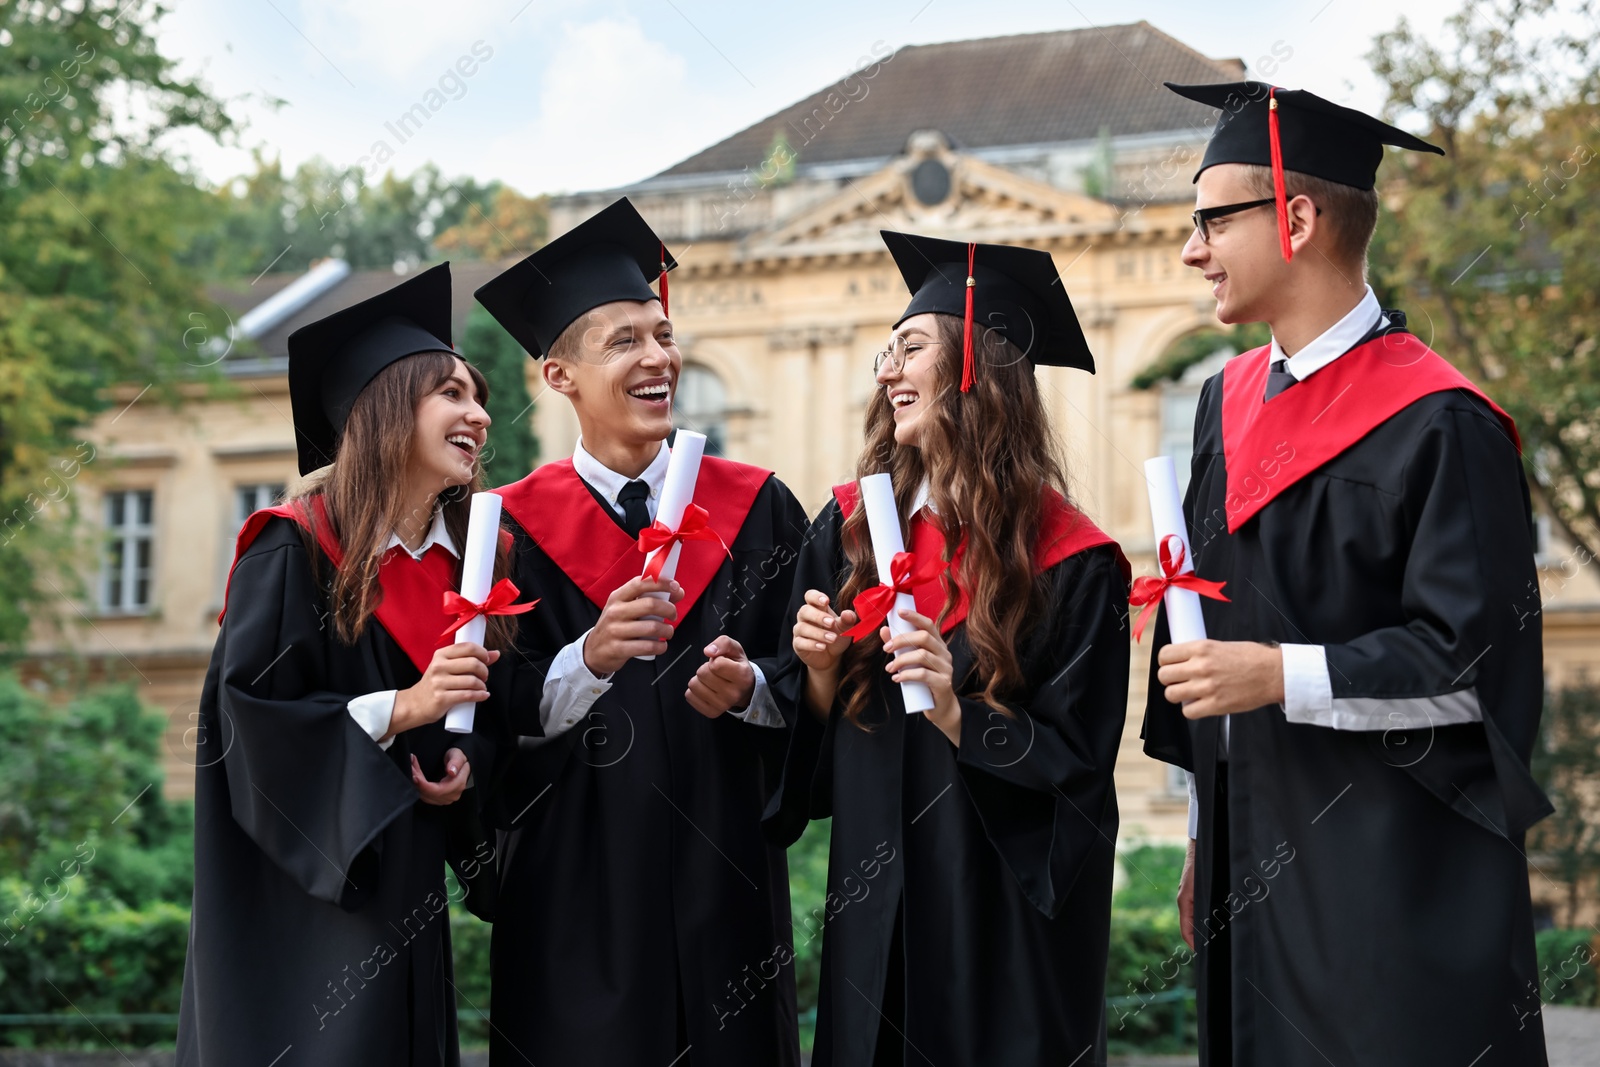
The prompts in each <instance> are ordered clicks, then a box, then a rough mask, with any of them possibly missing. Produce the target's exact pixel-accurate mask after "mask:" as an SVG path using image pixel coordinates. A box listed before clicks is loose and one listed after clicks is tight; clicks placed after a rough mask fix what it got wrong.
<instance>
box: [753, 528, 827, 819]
mask: <svg viewBox="0 0 1600 1067" xmlns="http://www.w3.org/2000/svg"><path fill="white" fill-rule="evenodd" d="M843 523H844V517H843V515H842V513H841V512H840V510H839V504H838V502H837V501H834V500H831V499H830V500H829V501H828V504H827V506H826V507H824V508H823V509H822V513H821V514H819V515H818V516H817V518H816V521H815V522H813V523H812V524H811V526H810V528H809V529H807V530H806V534H805V538H804V540H803V541H802V542H801V544H800V554H799V558H798V560H797V561H796V565H795V570H794V587H793V591H792V592H791V594H790V596H789V607H788V611H787V612H786V613H785V615H784V618H783V625H782V631H781V635H780V637H781V641H780V644H779V646H778V654H777V657H776V659H775V664H776V669H775V671H774V672H773V673H772V674H769V675H768V676H767V681H768V684H769V685H770V686H771V687H772V695H773V698H774V699H775V700H776V702H777V705H778V709H779V710H780V711H782V712H783V718H784V722H785V723H786V724H787V725H786V726H785V732H786V734H787V738H786V740H787V747H786V751H785V755H784V760H783V766H782V771H781V772H780V774H779V776H778V782H777V787H776V788H775V789H774V790H773V794H772V796H771V798H770V799H769V800H768V802H767V810H766V814H765V817H764V823H763V825H764V827H765V829H766V832H767V836H768V837H769V838H770V839H771V840H773V841H775V842H776V843H778V844H781V845H783V846H785V847H787V846H789V845H792V844H794V842H796V841H798V840H799V839H800V835H801V834H803V833H804V832H805V829H806V823H807V822H809V821H810V820H812V819H826V818H828V817H829V816H831V815H832V814H833V766H832V761H831V760H830V759H829V758H827V755H826V752H827V745H828V743H829V742H831V739H832V731H833V728H834V723H833V722H832V721H830V722H829V723H827V724H826V725H825V724H823V723H822V722H820V721H819V720H818V719H817V717H816V716H815V715H813V714H812V713H811V712H810V711H808V710H807V709H806V706H805V683H806V668H805V664H803V663H801V662H800V657H799V656H797V655H795V652H794V620H795V616H796V614H797V613H798V612H799V610H800V607H801V605H802V604H804V603H805V598H806V591H807V590H810V589H817V590H820V591H821V592H824V593H826V594H828V596H829V598H830V599H831V598H834V597H836V596H837V595H838V592H839V575H840V572H841V570H842V569H843V564H844V558H843V554H842V551H841V549H840V545H839V531H840V528H841V527H842V526H843ZM837 606H838V605H835V608H837ZM837 710H838V709H837V706H835V709H834V711H835V717H837Z"/></svg>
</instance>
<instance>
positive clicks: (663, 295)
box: [661, 241, 672, 318]
mask: <svg viewBox="0 0 1600 1067" xmlns="http://www.w3.org/2000/svg"><path fill="white" fill-rule="evenodd" d="M661 314H663V315H665V316H666V317H667V318H671V317H672V312H670V311H668V310H667V243H666V242H665V241H662V242H661Z"/></svg>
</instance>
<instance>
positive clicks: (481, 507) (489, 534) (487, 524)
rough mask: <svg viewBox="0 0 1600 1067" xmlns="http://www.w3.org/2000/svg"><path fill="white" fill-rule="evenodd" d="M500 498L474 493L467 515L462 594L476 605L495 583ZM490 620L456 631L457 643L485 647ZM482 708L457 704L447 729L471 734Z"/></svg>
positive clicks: (481, 619)
mask: <svg viewBox="0 0 1600 1067" xmlns="http://www.w3.org/2000/svg"><path fill="white" fill-rule="evenodd" d="M500 503H501V501H500V497H499V495H498V494H496V493H473V494H472V510H471V511H470V512H469V513H468V516H467V547H466V549H465V550H464V551H463V552H462V555H461V595H462V596H464V597H466V598H467V599H468V600H470V601H472V602H473V603H474V604H481V603H483V601H484V599H485V598H486V597H488V595H489V588H490V586H492V585H493V584H494V554H495V549H496V548H498V547H499V544H500ZM487 625H488V620H487V619H485V618H484V617H483V616H482V615H479V616H478V617H477V618H475V619H472V620H470V621H469V622H468V623H467V624H466V625H465V626H463V627H461V629H459V630H457V631H456V640H457V641H471V642H473V643H475V644H479V645H481V644H483V634H484V630H485V628H486V627H487ZM477 709H478V705H477V704H476V703H474V702H473V701H470V700H469V701H466V702H465V703H462V704H457V705H456V706H455V707H453V708H451V709H450V710H449V711H447V712H445V716H444V728H445V729H446V730H447V731H449V732H450V733H453V734H470V733H471V732H472V721H473V718H474V717H475V715H476V713H477Z"/></svg>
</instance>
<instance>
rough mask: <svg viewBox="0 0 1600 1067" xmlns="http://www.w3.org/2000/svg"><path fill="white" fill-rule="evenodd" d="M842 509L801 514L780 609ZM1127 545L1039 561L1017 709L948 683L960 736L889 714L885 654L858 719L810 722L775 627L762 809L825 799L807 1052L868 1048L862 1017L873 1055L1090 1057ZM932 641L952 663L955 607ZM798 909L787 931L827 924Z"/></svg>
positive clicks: (791, 835) (1123, 675)
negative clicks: (823, 894) (812, 1037)
mask: <svg viewBox="0 0 1600 1067" xmlns="http://www.w3.org/2000/svg"><path fill="white" fill-rule="evenodd" d="M842 522H843V516H842V512H841V510H840V507H839V504H838V503H837V502H836V501H830V502H829V503H828V506H827V507H826V508H824V509H823V512H822V514H821V515H819V516H818V517H817V520H816V522H815V523H814V524H813V526H812V528H811V532H810V533H809V534H808V535H807V540H806V545H805V548H804V549H803V551H802V552H801V556H800V569H799V572H798V573H797V574H796V576H795V586H794V596H793V598H792V599H791V603H790V605H789V614H788V617H789V618H790V619H792V618H794V615H795V613H796V612H797V611H798V610H799V607H800V605H801V603H802V602H803V600H804V596H805V592H806V590H807V589H819V590H821V591H823V592H825V593H827V594H828V595H829V596H830V597H835V596H836V594H837V592H838V589H839V588H840V586H841V585H842V584H843V578H844V576H845V575H846V574H847V569H848V564H847V563H846V561H845V557H844V554H843V551H842V548H841V546H840V528H841V524H842ZM1124 566H1125V564H1123V562H1122V560H1121V556H1120V553H1119V552H1118V550H1117V548H1116V546H1115V545H1111V544H1102V545H1100V546H1098V547H1093V548H1088V549H1086V550H1084V551H1080V552H1077V553H1076V554H1074V555H1071V556H1068V557H1067V558H1066V559H1064V560H1062V561H1061V562H1058V563H1056V564H1054V565H1053V566H1050V567H1049V568H1048V569H1047V570H1046V571H1045V572H1044V578H1045V579H1046V581H1047V582H1048V586H1049V589H1050V593H1049V599H1048V605H1047V614H1046V616H1045V617H1044V618H1043V619H1041V620H1039V623H1038V626H1037V628H1036V629H1035V630H1034V631H1033V632H1032V633H1031V634H1029V635H1028V636H1027V637H1026V639H1025V640H1024V642H1023V647H1022V649H1021V655H1022V663H1023V667H1024V671H1025V674H1026V678H1027V682H1026V689H1027V696H1026V697H1024V698H1021V699H1018V700H1015V701H1012V702H1009V703H1008V705H1007V706H1008V707H1009V708H1010V709H1011V711H1012V712H1013V713H1014V716H1015V717H1014V718H1007V717H1006V716H1004V715H1001V714H1000V713H998V712H996V711H994V710H993V709H991V708H989V707H988V706H987V705H986V704H983V703H982V702H981V701H976V700H969V699H966V698H962V700H961V712H962V722H961V746H960V748H959V749H957V748H955V747H954V746H952V745H951V744H950V742H949V741H948V740H947V739H946V738H945V736H944V734H943V733H941V732H940V731H939V730H938V728H936V727H935V726H933V725H932V724H931V723H929V722H928V721H927V719H926V717H925V716H922V715H907V714H906V712H905V707H904V704H903V703H902V701H901V696H900V693H899V691H898V688H897V687H896V686H895V684H894V683H893V682H892V681H890V680H889V677H888V675H887V674H884V675H883V676H882V677H880V678H879V679H878V683H877V689H876V692H875V694H874V698H873V700H872V702H871V704H870V705H869V707H868V708H867V710H866V711H865V712H864V714H863V721H864V722H866V723H868V724H870V725H871V726H872V731H871V732H868V731H866V730H863V729H861V728H860V727H858V726H856V725H853V724H851V723H849V722H847V721H846V720H844V719H843V718H842V717H841V716H840V714H839V711H838V707H837V706H836V708H835V712H834V715H833V717H832V718H831V719H830V721H829V722H828V723H827V724H826V725H825V726H824V724H822V723H820V722H819V721H818V720H817V719H816V717H815V716H813V715H812V714H811V712H809V711H807V710H805V708H804V707H803V706H802V702H801V694H802V689H803V683H804V668H803V667H802V666H801V665H800V663H799V661H798V659H797V658H796V657H795V655H794V651H793V646H792V644H787V643H786V645H785V660H786V663H785V667H784V677H783V679H782V682H781V683H780V685H779V687H778V688H779V691H780V693H781V695H782V696H783V698H784V699H783V703H784V705H785V708H784V711H785V716H786V718H787V719H788V720H789V723H790V730H789V732H790V748H789V752H788V756H787V763H786V766H785V768H784V777H783V781H782V790H781V793H780V794H779V795H778V796H777V797H775V798H774V801H773V804H772V806H771V807H770V808H769V825H770V829H771V830H772V832H773V833H774V834H776V835H777V836H779V837H780V838H781V839H782V840H784V841H785V842H792V841H794V840H795V839H797V838H798V837H799V836H800V834H801V832H802V831H803V830H804V829H805V824H806V821H807V820H808V819H821V818H827V817H829V816H832V818H833V828H832V840H831V845H830V849H829V856H828V896H827V898H826V901H825V904H824V910H825V911H826V912H827V913H828V914H827V916H826V920H825V921H826V925H825V930H824V931H823V932H822V936H823V943H822V985H821V990H820V992H819V994H818V1007H817V1033H816V1045H815V1052H814V1058H813V1060H812V1063H813V1064H815V1065H816V1067H834V1065H837V1067H867V1065H870V1064H872V1063H874V1062H875V1060H874V1055H875V1047H876V1046H877V1043H878V1041H879V1040H880V1036H881V1037H882V1039H883V1040H885V1041H889V1042H893V1043H894V1044H895V1045H896V1046H897V1047H895V1048H893V1049H885V1050H881V1051H879V1052H877V1055H879V1056H883V1057H884V1059H883V1060H882V1061H881V1062H894V1063H899V1062H904V1063H907V1064H912V1063H923V1062H935V1063H941V1064H943V1063H950V1064H1047V1063H1048V1064H1067V1063H1075V1064H1079V1065H1088V1064H1103V1063H1105V1055H1106V1053H1105V1043H1106V1027H1105V977H1106V954H1107V946H1108V942H1109V936H1110V934H1109V930H1110V918H1111V881H1112V874H1113V869H1114V865H1115V842H1116V837H1117V801H1116V790H1115V787H1114V785H1113V782H1112V770H1113V768H1114V767H1115V765H1116V760H1117V748H1118V745H1119V743H1120V739H1121V737H1122V726H1123V722H1124V720H1125V718H1126V715H1127V696H1128V635H1127V603H1128V601H1127V591H1128V585H1127V577H1126V572H1125V571H1124V570H1123V567H1124ZM945 640H946V641H947V642H948V643H949V645H950V649H951V652H952V655H953V657H954V667H955V675H956V677H957V678H958V679H960V678H962V677H963V676H965V675H967V674H968V673H969V672H971V670H972V668H973V659H972V653H971V650H970V648H969V646H968V645H967V641H966V626H965V624H964V623H960V624H958V625H956V627H955V628H954V629H952V630H950V631H949V632H947V633H946V634H945ZM958 688H960V683H959V682H958ZM814 918H816V919H818V920H821V919H822V918H823V917H822V916H815V917H814ZM804 925H805V926H806V929H804V930H797V931H796V936H797V937H814V936H816V935H817V934H818V932H819V930H818V927H819V926H822V925H823V924H822V922H820V921H819V922H815V923H814V922H813V921H812V920H811V919H807V920H806V921H805V924H804ZM897 928H898V929H897ZM892 946H899V952H901V953H903V955H900V954H898V953H896V954H895V955H894V956H893V958H891V948H892ZM886 989H892V991H891V992H889V993H888V994H887V1003H886ZM897 1002H898V1003H897ZM896 1009H898V1011H897V1010H896ZM880 1011H882V1012H883V1014H880ZM886 1016H887V1019H886V1018H885V1017H886ZM885 1022H887V1025H885ZM890 1027H892V1029H891V1028H890ZM897 1031H898V1033H897ZM901 1035H903V1045H902V1044H901V1042H902V1037H901Z"/></svg>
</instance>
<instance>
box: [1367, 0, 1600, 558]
mask: <svg viewBox="0 0 1600 1067" xmlns="http://www.w3.org/2000/svg"><path fill="white" fill-rule="evenodd" d="M1593 16H1594V12H1593V8H1592V6H1591V4H1589V3H1587V2H1571V3H1566V4H1558V3H1556V2H1555V0H1500V2H1497V3H1469V4H1467V5H1466V6H1465V7H1464V8H1463V9H1462V10H1461V11H1460V12H1459V13H1457V14H1455V15H1453V16H1451V17H1450V18H1449V19H1448V20H1446V23H1445V26H1444V28H1443V30H1442V32H1428V33H1422V32H1419V31H1417V30H1414V29H1413V28H1412V27H1411V26H1410V25H1409V24H1408V23H1407V22H1406V21H1405V20H1404V19H1401V21H1400V22H1399V24H1398V26H1397V27H1396V28H1395V29H1394V30H1392V31H1390V32H1388V33H1384V34H1381V35H1379V36H1378V37H1377V39H1376V41H1375V44H1374V47H1373V50H1372V52H1371V54H1370V57H1369V58H1370V59H1371V62H1372V65H1373V70H1374V71H1375V73H1376V74H1377V75H1378V76H1379V78H1380V79H1381V80H1382V82H1383V83H1384V84H1385V86H1386V87H1387V91H1388V105H1387V109H1386V115H1387V117H1389V118H1391V119H1393V118H1397V117H1398V118H1402V119H1407V118H1408V119H1409V120H1410V123H1409V124H1410V125H1412V126H1413V127H1414V128H1424V136H1425V137H1428V138H1429V139H1430V140H1432V141H1434V142H1435V143H1437V144H1439V145H1440V146H1442V147H1443V148H1444V149H1445V151H1446V153H1447V155H1446V156H1445V157H1443V158H1440V157H1437V156H1432V155H1422V154H1419V153H1412V152H1402V153H1396V154H1395V156H1394V158H1391V159H1390V160H1389V162H1388V163H1387V164H1386V165H1385V167H1384V168H1383V171H1384V173H1383V175H1382V177H1383V180H1384V183H1385V184H1384V187H1383V193H1384V199H1385V203H1386V204H1387V205H1388V206H1389V207H1391V208H1392V212H1391V213H1390V214H1388V215H1387V217H1386V218H1385V219H1384V223H1383V225H1382V226H1381V227H1380V232H1379V239H1378V241H1377V243H1376V247H1375V253H1376V254H1375V255H1374V259H1373V262H1374V265H1375V278H1374V284H1375V286H1376V287H1377V288H1378V289H1379V291H1380V292H1381V293H1390V294H1400V295H1399V306H1402V307H1405V308H1407V310H1408V311H1409V312H1410V316H1411V327H1412V329H1413V330H1415V331H1416V332H1417V333H1418V334H1419V335H1420V336H1421V337H1422V338H1423V339H1424V340H1426V341H1429V342H1430V343H1431V344H1432V345H1433V346H1434V347H1435V348H1437V349H1438V350H1439V352H1440V353H1441V354H1442V355H1444V356H1445V357H1446V358H1448V359H1450V360H1452V361H1453V362H1455V363H1456V365H1457V366H1459V367H1460V368H1461V369H1462V370H1463V371H1464V372H1465V373H1467V374H1468V375H1469V376H1470V377H1472V378H1474V379H1476V380H1477V381H1479V382H1481V383H1483V385H1484V386H1485V388H1486V390H1487V391H1488V392H1489V394H1490V395H1491V396H1493V397H1494V398H1495V400H1496V401H1497V402H1498V403H1499V404H1501V405H1502V406H1503V407H1504V408H1505V409H1506V410H1507V411H1508V412H1509V413H1510V414H1511V415H1512V416H1513V417H1514V418H1515V419H1516V420H1517V426H1518V428H1519V430H1520V432H1521V435H1522V444H1523V458H1524V460H1525V462H1526V464H1527V469H1528V474H1529V477H1530V479H1531V481H1532V482H1533V485H1534V491H1535V493H1536V494H1537V495H1538V496H1539V497H1541V498H1542V499H1543V501H1544V503H1545V504H1546V505H1547V506H1548V507H1549V510H1550V511H1551V513H1552V514H1553V516H1554V517H1555V519H1556V521H1557V522H1559V523H1560V524H1561V526H1562V527H1563V528H1564V529H1565V531H1566V533H1567V534H1568V535H1569V536H1570V537H1571V538H1572V540H1573V541H1574V542H1575V543H1577V544H1578V545H1580V546H1582V547H1583V548H1584V549H1585V550H1586V551H1587V552H1588V553H1589V555H1590V556H1593V555H1594V554H1595V552H1596V551H1597V550H1600V359H1597V358H1596V357H1597V353H1596V339H1597V336H1600V256H1596V255H1595V252H1594V250H1595V247H1596V245H1597V244H1600V188H1597V184H1596V183H1597V182H1600V165H1597V163H1596V156H1597V154H1600V109H1597V104H1600V32H1597V31H1596V29H1595V23H1594V18H1593ZM1578 26H1582V27H1586V28H1585V29H1583V30H1581V31H1576V30H1573V29H1571V27H1578ZM1552 27H1554V28H1552ZM1390 306H1394V305H1390Z"/></svg>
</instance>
